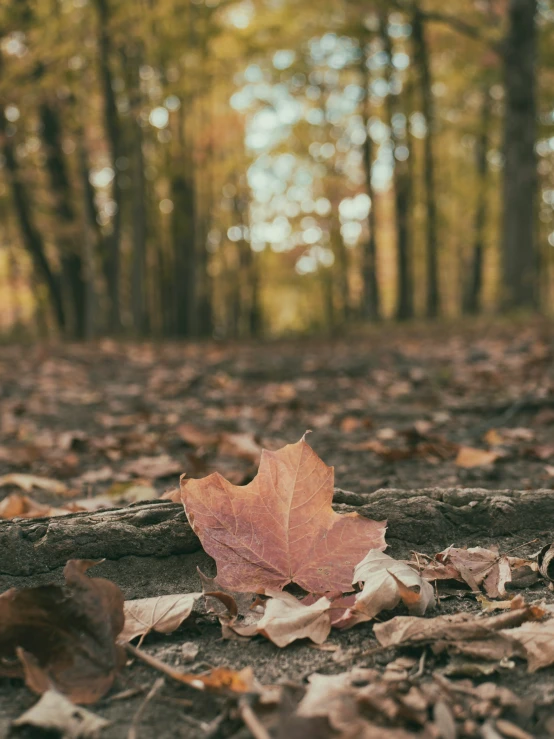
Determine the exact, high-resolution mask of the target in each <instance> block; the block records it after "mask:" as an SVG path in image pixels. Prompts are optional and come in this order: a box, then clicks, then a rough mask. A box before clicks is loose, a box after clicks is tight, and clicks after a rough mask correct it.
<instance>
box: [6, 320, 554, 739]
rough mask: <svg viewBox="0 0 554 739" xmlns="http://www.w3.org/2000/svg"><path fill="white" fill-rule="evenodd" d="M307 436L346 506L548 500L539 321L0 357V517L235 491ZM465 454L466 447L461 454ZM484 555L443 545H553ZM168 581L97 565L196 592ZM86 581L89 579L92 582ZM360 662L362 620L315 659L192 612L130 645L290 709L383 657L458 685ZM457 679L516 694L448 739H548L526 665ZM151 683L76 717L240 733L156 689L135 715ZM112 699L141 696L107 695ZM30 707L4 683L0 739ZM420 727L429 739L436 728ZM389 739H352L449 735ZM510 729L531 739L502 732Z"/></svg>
mask: <svg viewBox="0 0 554 739" xmlns="http://www.w3.org/2000/svg"><path fill="white" fill-rule="evenodd" d="M307 430H311V432H312V433H311V434H310V436H309V437H307V440H308V442H309V444H310V445H311V446H312V447H313V449H314V450H315V451H316V452H317V454H318V455H319V456H320V457H321V458H322V459H323V460H324V462H325V463H326V464H328V465H333V466H334V468H335V485H336V486H337V487H339V488H342V489H344V490H349V491H353V492H355V493H371V492H373V491H375V490H377V489H380V488H403V489H411V490H412V489H413V490H415V489H421V488H426V487H433V488H436V487H440V488H486V489H489V490H504V489H505V490H533V489H540V488H547V489H553V491H554V325H553V324H552V323H548V322H546V321H535V322H527V323H525V322H521V323H510V324H509V323H501V322H489V323H485V322H484V321H480V322H476V323H472V324H464V325H461V326H455V327H454V326H448V325H437V326H433V327H426V326H414V327H392V328H390V327H386V328H384V327H383V328H375V329H371V330H368V331H367V332H359V333H355V334H353V335H350V336H345V337H341V338H335V339H325V340H324V339H298V340H289V341H278V342H267V343H262V342H259V343H254V342H249V343H247V342H244V343H213V342H209V343H196V344H182V343H172V342H165V343H141V344H139V343H116V342H115V341H111V340H110V341H108V340H106V341H102V342H98V343H93V344H84V345H68V344H65V345H64V344H60V345H30V346H5V347H2V349H1V351H0V518H10V517H12V516H18V515H23V516H28V515H32V516H35V515H36V516H48V515H50V514H51V513H56V510H55V509H56V508H68V507H69V508H71V506H73V507H74V510H94V509H95V508H97V507H99V506H101V505H104V506H110V505H111V506H117V505H126V504H128V503H132V502H135V501H140V500H145V499H149V498H152V497H156V496H159V495H161V494H163V493H164V492H167V491H171V490H172V489H174V488H175V487H176V486H177V485H178V480H179V475H180V474H181V473H183V472H185V473H186V474H187V476H188V477H203V476H205V475H207V474H209V473H210V472H212V471H219V472H221V473H222V474H223V475H224V476H225V477H227V478H228V479H229V480H231V481H232V482H233V483H235V484H244V483H246V482H248V481H250V480H251V479H252V478H253V476H254V475H255V473H256V470H257V464H258V461H259V453H260V450H261V448H266V449H272V450H276V449H278V448H280V447H282V446H284V445H285V444H288V443H293V442H296V441H298V440H299V439H300V438H301V437H302V436H303V434H304V433H305V432H306V431H307ZM461 447H467V449H465V451H464V455H465V456H464V455H461V454H460V448H461ZM12 473H22V474H25V475H35V476H39V477H41V478H48V479H49V480H54V481H56V483H57V484H54V485H52V486H50V488H48V485H45V486H44V487H46V488H48V489H41V488H40V487H39V488H37V489H30V490H29V491H27V492H26V491H25V490H22V489H21V480H19V482H18V481H17V479H16V481H15V482H14V481H13V480H12V481H11V482H10V478H9V477H5V476H6V475H10V474H12ZM553 495H554V492H553ZM482 539H483V537H482V536H481V538H479V537H475V538H474V540H471V541H467V542H456V544H458V545H460V544H462V543H466V544H467V545H468V546H478V545H482V546H489V545H491V544H495V543H496V544H498V545H499V546H500V547H501V550H504V551H506V550H507V549H512V550H513V549H514V548H515V549H517V554H518V555H520V556H522V557H524V556H528V555H531V554H532V553H534V552H536V551H537V550H539V549H540V548H541V547H543V546H544V545H545V544H548V543H551V541H552V531H546V532H545V531H544V530H537V532H536V537H534V538H533V539H532V540H530V541H522V540H521V539H520V538H518V537H509V536H508V537H505V538H504V539H502V541H500V540H499V541H495V540H490V539H489V540H487V541H484V540H482ZM439 550H440V548H439V547H438V546H436V545H435V543H434V542H433V541H429V542H427V544H426V545H425V546H424V547H422V549H421V551H422V552H424V553H426V554H429V555H431V556H432V555H434V554H436V553H437V552H438V551H439ZM390 553H391V554H392V555H393V556H394V555H395V552H394V551H391V552H390ZM0 556H1V555H0ZM187 556H188V557H189V558H190V561H191V563H192V564H194V565H196V564H197V563H200V564H202V566H203V567H204V566H208V567H209V564H208V565H206V560H207V557H206V556H205V555H203V553H201V552H199V553H198V554H194V555H187ZM203 557H204V559H203ZM177 566H178V562H177V560H175V561H173V560H172V558H167V559H166V560H160V562H159V563H157V564H156V565H155V567H154V569H153V570H152V572H154V573H155V574H154V575H152V574H150V575H148V577H144V578H142V579H141V578H140V577H137V575H136V569H134V570H133V568H130V569H129V570H128V571H127V570H126V569H125V568H126V564H125V563H124V562H122V563H121V567H120V570H118V569H117V566H114V567H112V568H111V569H110V576H111V577H112V579H114V580H115V581H116V582H117V584H118V585H119V586H120V587H121V588H122V590H123V592H124V593H125V595H126V596H127V597H135V598H137V597H145V596H152V595H156V594H161V593H167V592H179V591H176V590H175V588H176V587H180V588H182V589H183V590H181V592H184V591H185V590H186V588H187V587H191V588H194V589H195V590H199V589H200V586H199V584H196V585H193V584H190V583H188V582H187V579H186V578H184V576H183V578H181V579H180V578H179V576H178V575H176V574H175V571H171V572H170V570H172V568H174V567H177ZM102 567H103V565H101V566H100V567H99V568H98V574H104V573H102V571H101V568H102ZM1 571H2V569H1V566H0V572H1ZM118 572H119V574H118ZM190 572H193V570H190V569H189V573H190ZM129 573H134V574H129ZM192 576H193V575H190V574H189V575H187V578H189V579H190V577H192ZM56 577H57V578H58V579H59V573H56ZM153 577H154V578H155V580H154V581H153V580H152V578H153ZM156 578H157V579H156ZM41 581H43V580H41ZM541 583H542V584H541ZM524 595H525V598H526V600H527V601H528V602H534V601H537V600H540V599H543V598H544V599H546V601H547V602H549V603H552V602H554V598H553V595H552V591H551V590H550V589H549V587H548V583H547V582H546V581H544V580H542V581H539V582H538V583H537V584H535V585H533V586H532V587H531V588H529V589H528V590H527V591H526V592H525V593H524ZM480 608H481V606H480V605H479V603H478V602H477V601H476V600H475V598H474V596H473V595H472V594H471V593H470V592H469V591H466V592H461V593H458V594H455V595H452V594H451V593H446V594H445V596H444V599H442V600H441V610H440V611H439V612H440V613H441V614H444V613H449V612H455V611H460V610H462V611H475V612H477V611H479V610H480ZM397 612H398V613H401V612H402V611H401V610H399V611H397ZM191 641H192V642H194V643H195V644H196V646H198V648H199V651H198V658H197V661H196V662H194V663H191V664H186V663H185V661H184V659H183V657H182V651H181V646H182V644H183V642H191ZM375 646H376V642H375V639H374V638H373V636H372V624H371V622H370V623H364V624H361V625H358V626H356V627H355V628H353V629H351V630H348V631H344V632H332V634H331V636H330V637H329V639H328V641H327V642H326V645H324V647H325V648H314V646H313V645H310V643H309V642H307V641H305V640H304V641H300V642H295V643H294V644H292V645H290V646H288V647H286V648H284V649H280V648H278V647H277V646H275V645H274V644H273V643H271V642H270V641H268V640H266V639H264V638H263V637H261V636H258V637H255V638H254V639H252V640H251V641H249V642H248V643H247V644H245V643H243V642H242V641H235V640H226V641H224V640H222V639H221V628H220V626H219V624H218V623H217V622H216V621H215V620H214V619H213V617H209V616H208V615H200V616H197V617H195V618H194V619H190V620H189V621H187V622H186V623H185V625H184V626H183V627H181V629H179V631H177V632H175V633H174V634H173V635H170V636H162V635H155V636H149V637H148V638H147V640H146V641H145V643H144V649H145V650H146V651H148V652H149V653H151V654H155V655H156V656H158V657H159V658H161V659H164V660H165V661H167V662H169V663H170V664H172V665H173V664H174V665H177V666H179V667H180V668H182V669H191V670H192V671H199V672H200V671H202V670H203V669H206V667H207V666H214V665H226V666H228V667H232V668H235V669H239V668H242V667H247V666H251V667H252V668H253V670H254V673H255V676H256V678H257V679H258V680H259V681H260V682H261V683H262V684H265V685H270V684H275V683H277V682H279V681H281V682H283V681H285V682H287V683H288V690H289V692H290V695H289V698H288V700H289V701H291V705H294V702H295V700H296V702H297V701H298V697H299V696H301V694H302V691H303V690H304V688H305V683H303V680H304V679H305V677H306V676H308V675H310V674H311V673H314V672H317V671H318V670H320V671H321V672H324V673H327V674H329V673H333V672H340V671H344V670H345V669H348V670H350V669H351V668H352V667H353V666H364V667H368V666H369V667H374V668H376V669H377V670H379V671H380V673H383V672H384V671H386V665H387V664H388V663H390V662H391V660H393V659H394V658H397V657H399V656H404V657H407V660H408V661H407V662H406V664H407V665H408V664H412V665H413V664H415V665H416V668H417V667H418V666H419V667H421V670H420V673H421V674H417V675H415V677H414V672H416V671H417V670H412V672H411V677H410V680H411V679H412V678H413V680H415V681H416V682H417V681H418V680H419V681H421V680H426V679H427V680H430V681H433V680H434V679H435V676H436V675H437V674H440V675H442V676H443V678H437V679H439V680H440V679H445V678H444V676H446V675H450V676H452V675H454V672H452V671H450V672H449V670H448V665H449V662H448V659H447V658H446V657H445V656H444V655H439V656H437V655H434V654H433V653H432V652H431V651H430V650H423V652H422V650H421V649H418V650H414V649H411V650H410V649H408V650H400V651H399V650H398V649H396V650H395V649H390V650H388V651H380V652H377V653H376V654H374V655H366V656H364V654H363V652H364V650H367V648H368V647H369V648H371V647H375ZM331 650H335V651H331ZM422 653H423V654H425V655H426V656H425V661H424V662H420V657H421V654H422ZM410 659H411V660H412V662H411V663H410ZM413 660H415V662H414V661H413ZM402 669H404V668H402ZM409 669H412V668H409ZM461 674H462V676H464V673H463V671H462V673H461ZM467 674H469V675H470V676H471V678H472V679H473V686H472V687H471V690H474V689H475V690H477V687H478V686H479V685H480V684H481V683H483V682H490V681H491V680H492V681H493V682H494V683H495V685H496V686H497V687H498V688H499V689H500V688H507V689H510V690H512V691H514V693H515V694H516V695H517V696H518V698H519V699H520V702H519V703H518V704H517V708H516V707H514V705H512V706H511V707H509V706H505V707H504V708H505V713H502V711H504V708H498V706H500V705H501V704H502V700H504V699H503V698H502V697H501V696H500V697H499V695H498V696H496V698H494V700H493V703H494V705H495V709H494V710H495V711H497V713H498V715H499V716H500V714H502V716H504V717H505V720H504V723H502V721H500V722H498V723H497V724H496V725H495V726H493V725H492V724H491V725H489V724H487V720H488V719H487V717H486V716H485V717H481V718H478V717H477V714H475V712H474V713H473V714H471V710H470V709H467V710H468V711H469V714H471V717H470V718H467V720H466V719H464V721H465V723H464V722H463V721H462V723H459V725H458V729H457V731H458V734H457V735H458V736H462V737H463V736H468V737H470V736H482V737H486V739H496V738H497V737H503V736H505V737H509V736H513V737H516V739H517V737H520V738H521V737H525V736H545V737H546V736H554V720H553V719H552V716H553V715H554V667H549V668H546V669H543V670H541V671H539V672H537V673H534V674H532V675H529V674H527V673H526V669H525V663H524V662H522V661H519V660H516V662H515V664H514V663H512V665H511V668H506V669H501V668H499V669H494V670H493V671H492V677H491V674H489V673H486V674H485V673H483V674H479V671H478V670H477V671H474V672H473V673H471V672H467ZM156 677H157V675H156V673H155V672H154V671H153V669H152V668H150V667H148V666H146V665H144V664H141V663H139V662H135V663H134V664H133V665H132V666H131V667H128V668H127V670H126V671H125V672H124V673H123V674H122V676H121V677H120V678H118V680H117V682H116V686H115V687H114V688H113V689H112V691H111V693H110V694H109V695H108V697H107V698H104V699H102V701H100V703H98V704H96V705H94V706H92V707H91V710H93V711H94V712H95V713H97V714H99V715H101V716H103V717H105V718H107V719H108V720H109V721H110V722H111V724H110V725H109V726H108V727H107V728H106V729H104V730H103V731H102V733H101V737H102V739H104V738H105V739H112V737H113V739H115V738H116V737H126V736H128V733H127V732H128V731H129V727H130V726H131V723H132V722H133V720H134V723H133V726H134V727H135V728H136V735H133V734H132V733H131V734H129V737H132V736H137V737H141V738H142V737H143V738H144V739H147V738H148V737H152V736H156V737H158V739H166V737H167V738H169V737H189V736H190V737H196V736H198V737H208V736H211V737H217V736H221V737H224V736H236V737H243V736H244V737H247V736H249V735H250V734H249V731H248V730H247V729H246V728H245V727H244V724H243V721H242V719H241V718H240V716H238V714H237V713H236V711H235V713H233V711H234V705H235V704H233V703H232V701H231V702H230V701H229V700H228V699H226V698H222V697H221V696H218V695H210V694H207V693H199V692H198V691H194V690H193V689H192V688H189V687H186V686H183V685H178V684H177V683H175V684H173V683H172V681H171V680H170V679H167V680H166V684H165V685H164V686H163V688H161V690H159V691H158V692H157V694H156V696H155V697H154V698H153V699H152V700H151V702H150V703H149V704H148V705H147V706H145V707H144V710H143V711H142V713H141V714H140V716H139V717H137V716H136V714H137V711H138V710H139V708H140V706H141V705H142V704H143V702H144V696H145V692H144V691H146V692H148V690H150V688H151V687H152V685H153V683H154V681H155V680H156ZM458 677H459V675H458ZM449 679H450V680H455V679H456V677H449ZM465 679H467V676H466V677H465ZM303 686H304V687H303ZM128 688H131V689H134V688H136V689H137V690H136V691H135V692H133V690H130V691H129V694H128V696H127V697H125V696H123V698H122V699H121V700H114V699H113V698H114V695H115V696H116V698H117V695H116V694H117V693H121V691H123V690H126V689H128ZM468 690H469V688H468ZM475 700H477V698H475ZM479 700H481V698H480V699H479ZM35 701H36V697H35V696H33V695H32V694H31V693H30V692H29V691H28V690H27V689H26V688H24V687H22V684H21V683H19V682H17V681H15V680H7V679H2V680H0V735H2V736H4V735H6V736H8V734H9V731H10V728H9V726H10V721H11V720H13V719H14V718H15V717H16V716H18V715H19V714H20V713H21V712H22V711H24V710H26V709H27V708H29V707H30V706H31V705H32V704H33V703H34V702H35ZM453 701H454V699H453ZM495 701H496V702H495ZM505 702H506V701H505ZM508 702H509V701H508ZM454 703H455V701H454ZM454 703H453V704H454ZM491 705H492V703H491ZM435 708H436V706H435ZM260 710H261V709H260ZM268 710H269V709H268ZM279 710H281V712H282V711H283V710H284V709H283V706H282V705H281V708H280V709H279ZM458 710H462V709H458V708H456V709H455V711H454V712H456V711H458ZM464 710H465V709H464ZM436 713H437V712H436V710H435V719H434V721H435V724H436V726H439V725H440V724H441V720H443V719H441V718H440V716H439V718H437V716H436ZM439 713H440V711H439ZM469 714H468V715H469ZM134 717H135V718H134ZM273 721H274V728H272V729H271V731H272V732H273V733H272V736H275V737H277V736H278V737H281V736H283V737H284V736H285V735H286V736H287V739H293V737H295V736H314V737H316V736H321V737H327V736H339V734H338V733H336V732H335V733H334V732H332V731H331V730H330V728H329V726H328V724H327V723H326V722H324V723H321V724H317V725H316V724H315V723H312V724H310V725H309V726H308V725H307V724H305V723H302V721H301V720H300V719H299V718H298V719H297V720H296V721H292V722H290V721H287V720H285V719H284V718H283V715H281V719H279V720H277V722H276V723H275V719H273ZM444 721H446V723H448V721H447V720H446V719H444ZM471 721H473V724H472V723H471ZM268 722H269V724H270V723H271V719H270V718H268ZM269 724H268V725H269ZM279 726H280V727H281V728H279ZM388 726H389V729H387V731H391V732H394V733H390V734H387V733H386V731H385V729H382V730H379V732H380V733H377V734H375V735H374V734H370V733H367V734H363V736H367V737H370V736H383V737H387V736H390V737H391V738H392V737H398V739H401V738H402V737H405V736H419V735H421V736H429V737H430V736H437V737H438V736H441V735H442V736H444V737H447V736H448V737H450V736H452V737H454V736H456V733H452V732H451V733H450V734H448V733H447V732H448V731H449V729H448V728H445V726H444V725H443V727H442V729H436V731H435V734H433V732H432V730H430V729H429V728H428V727H427V728H422V727H421V726H419V728H418V727H417V726H415V724H414V722H413V721H412V722H411V723H410V722H408V723H406V722H404V720H403V719H400V718H397V719H395V720H394V721H392V720H390V721H389V723H388ZM487 726H488V728H487ZM510 726H511V727H512V728H510ZM460 727H461V728H460ZM502 727H504V728H502ZM514 727H515V728H514ZM517 727H520V728H519V730H520V731H522V732H524V731H526V732H528V733H527V734H525V733H520V734H517V733H516V729H517ZM12 731H14V730H12ZM425 731H427V732H429V731H431V733H425ZM441 731H442V734H441V733H440V732H441ZM502 731H504V732H505V733H502ZM510 731H511V732H512V733H509V732H510ZM295 732H296V733H295ZM396 732H398V733H396ZM412 732H413V733H412ZM422 732H423V733H422ZM437 732H438V733H437ZM487 732H488V733H487ZM494 732H496V733H494ZM20 734H21V732H20ZM20 734H18V735H20ZM15 735H16V734H15V733H14V736H15ZM21 735H24V734H21ZM28 735H29V736H35V735H36V736H39V734H34V733H31V734H28ZM359 735H360V736H362V734H359ZM260 736H261V735H260Z"/></svg>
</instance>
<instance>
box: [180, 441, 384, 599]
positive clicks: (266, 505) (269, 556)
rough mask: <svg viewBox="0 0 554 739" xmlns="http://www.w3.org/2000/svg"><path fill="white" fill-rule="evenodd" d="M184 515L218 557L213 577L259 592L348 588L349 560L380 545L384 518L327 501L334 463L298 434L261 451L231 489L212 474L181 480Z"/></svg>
mask: <svg viewBox="0 0 554 739" xmlns="http://www.w3.org/2000/svg"><path fill="white" fill-rule="evenodd" d="M181 493H182V500H183V504H184V506H185V511H186V513H187V517H188V520H189V522H190V524H191V526H192V528H193V530H194V531H195V533H196V534H197V535H198V536H199V538H200V541H201V542H202V545H203V547H204V549H205V550H206V552H207V553H208V554H210V555H211V556H212V557H214V559H215V560H216V563H217V567H218V575H217V579H218V581H219V582H220V583H221V584H222V585H223V586H224V587H227V588H230V589H231V590H239V591H251V592H259V591H260V590H261V589H264V588H279V589H280V588H283V587H284V586H285V585H287V584H288V583H290V582H295V583H297V584H298V585H300V586H301V587H302V588H304V589H305V590H307V591H313V592H319V593H321V592H326V591H330V590H341V591H348V590H350V589H351V582H352V573H353V571H354V566H355V565H356V563H357V562H359V560H360V559H361V557H363V556H364V554H365V553H366V552H367V550H368V549H371V548H373V549H383V548H384V547H385V542H384V533H385V524H384V523H378V522H376V521H371V520H369V519H366V518H363V517H362V516H359V515H358V514H356V513H349V514H346V515H339V514H338V513H335V512H334V511H333V509H332V507H331V501H332V498H333V469H332V468H330V467H327V465H325V464H324V463H323V462H322V461H321V460H320V459H319V457H318V456H317V455H316V454H315V452H314V451H313V450H312V449H311V448H310V447H309V446H308V444H306V442H305V441H304V440H303V439H302V440H301V441H299V442H298V443H296V444H289V445H288V446H286V447H284V448H283V449H280V450H279V451H277V452H268V451H265V450H264V452H263V453H262V458H261V462H260V468H259V471H258V474H257V476H256V477H255V478H254V480H252V482H251V483H249V484H248V485H245V486H244V487H237V486H234V485H232V484H231V483H229V482H227V480H225V479H224V478H223V477H221V475H219V474H218V473H215V474H213V475H209V476H208V477H206V478H204V479H202V480H186V479H182V480H181Z"/></svg>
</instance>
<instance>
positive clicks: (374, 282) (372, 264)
mask: <svg viewBox="0 0 554 739" xmlns="http://www.w3.org/2000/svg"><path fill="white" fill-rule="evenodd" d="M365 61H366V59H365V54H364V55H363V56H362V64H361V73H362V79H363V87H364V93H363V99H362V106H363V109H362V118H363V123H364V130H365V132H366V137H365V141H364V145H363V165H364V175H365V185H366V193H367V195H368V197H369V199H370V200H371V205H370V209H369V214H368V217H367V219H368V220H367V226H368V232H369V233H368V238H367V241H366V242H365V244H364V245H363V251H362V283H363V295H362V316H363V318H365V319H367V320H370V321H377V320H379V318H380V313H381V310H380V296H379V281H378V279H377V217H376V211H375V192H374V189H373V184H372V181H371V169H372V167H373V141H372V139H371V136H370V135H369V131H368V121H369V83H370V79H369V70H368V68H367V66H366V64H365Z"/></svg>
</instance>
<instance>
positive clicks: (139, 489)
mask: <svg viewBox="0 0 554 739" xmlns="http://www.w3.org/2000/svg"><path fill="white" fill-rule="evenodd" d="M102 497H108V498H111V499H112V505H113V503H114V502H115V501H118V502H122V503H139V502H140V501H141V500H154V499H155V498H157V497H158V492H157V490H156V488H155V487H153V486H152V485H151V484H150V483H149V482H148V481H146V480H132V481H129V482H116V483H114V484H113V485H111V486H110V487H109V488H108V489H107V490H106V492H105V493H104V494H103V496H102Z"/></svg>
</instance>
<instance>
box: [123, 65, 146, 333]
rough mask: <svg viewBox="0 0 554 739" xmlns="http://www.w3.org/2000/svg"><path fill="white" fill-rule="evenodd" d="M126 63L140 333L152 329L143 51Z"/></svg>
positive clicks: (134, 301) (134, 299) (135, 311)
mask: <svg viewBox="0 0 554 739" xmlns="http://www.w3.org/2000/svg"><path fill="white" fill-rule="evenodd" d="M124 61H125V66H126V68H127V70H128V71H129V74H128V84H129V97H130V103H131V117H132V122H131V125H132V152H131V175H132V191H131V201H132V210H131V212H132V239H133V241H132V243H133V256H132V266H131V310H132V315H133V328H134V330H135V333H136V334H137V335H138V336H144V335H145V334H146V333H147V331H148V310H147V300H146V236H147V223H146V212H147V203H146V180H145V177H144V154H143V150H142V140H143V135H142V128H141V126H140V122H139V115H140V108H141V99H140V77H139V73H138V72H139V65H140V62H141V55H140V54H139V53H138V52H137V53H135V54H134V55H133V56H127V55H125V56H124Z"/></svg>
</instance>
